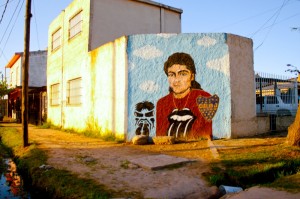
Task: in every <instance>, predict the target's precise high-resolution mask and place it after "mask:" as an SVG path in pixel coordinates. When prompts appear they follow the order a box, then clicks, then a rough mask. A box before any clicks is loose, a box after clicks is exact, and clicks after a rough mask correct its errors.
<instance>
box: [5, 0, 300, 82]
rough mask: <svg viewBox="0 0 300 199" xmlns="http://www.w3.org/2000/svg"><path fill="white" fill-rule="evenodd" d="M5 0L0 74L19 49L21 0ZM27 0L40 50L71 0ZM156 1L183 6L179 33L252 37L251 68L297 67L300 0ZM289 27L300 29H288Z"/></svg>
mask: <svg viewBox="0 0 300 199" xmlns="http://www.w3.org/2000/svg"><path fill="white" fill-rule="evenodd" d="M6 1H7V0H1V1H0V20H1V23H0V71H2V72H3V73H4V66H5V65H6V64H7V63H8V61H9V60H10V59H11V58H12V56H13V55H14V53H15V52H22V51H24V45H23V40H24V21H25V18H24V15H25V14H24V13H25V0H9V3H8V5H7V7H6V9H5V5H6ZM32 1H33V4H32V14H33V17H32V19H31V43H30V50H31V51H35V50H44V49H46V48H47V38H48V26H49V24H50V23H51V21H52V20H53V19H54V18H55V17H56V16H57V15H58V14H59V13H60V12H61V11H62V10H63V9H64V8H65V7H66V6H67V5H68V4H69V3H71V2H72V0H32ZM156 2H159V3H163V4H166V5H169V6H172V7H175V8H180V9H182V10H183V14H182V32H183V33H217V32H219V33H231V34H236V35H240V36H243V37H247V38H251V39H252V40H253V44H254V46H253V51H254V70H255V71H259V72H264V73H270V74H277V75H283V76H295V75H294V74H292V73H289V72H285V70H287V69H288V67H287V66H286V65H287V64H292V65H294V66H297V68H298V69H300V0H156ZM22 3H23V4H22ZM21 5H22V8H21ZM4 10H5V12H4ZM3 12H4V14H3ZM2 15H3V17H2ZM293 27H296V28H298V27H299V29H298V30H292V28H293Z"/></svg>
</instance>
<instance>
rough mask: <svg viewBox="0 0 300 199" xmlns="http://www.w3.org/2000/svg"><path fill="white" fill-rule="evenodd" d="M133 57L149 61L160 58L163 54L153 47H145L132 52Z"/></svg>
mask: <svg viewBox="0 0 300 199" xmlns="http://www.w3.org/2000/svg"><path fill="white" fill-rule="evenodd" d="M133 55H135V56H137V57H141V58H143V59H147V60H149V59H153V58H156V57H161V56H162V55H163V52H162V51H161V50H159V49H157V48H156V47H155V46H150V45H146V46H144V47H142V48H139V49H136V50H134V51H133Z"/></svg>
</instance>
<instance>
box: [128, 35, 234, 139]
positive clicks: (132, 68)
mask: <svg viewBox="0 0 300 199" xmlns="http://www.w3.org/2000/svg"><path fill="white" fill-rule="evenodd" d="M175 52H184V53H187V54H190V55H191V56H192V58H193V59H194V62H195V65H196V77H195V79H196V80H197V81H198V82H199V83H200V84H201V87H202V88H203V89H204V90H205V91H207V92H209V93H210V94H211V95H214V94H216V95H218V96H219V99H220V102H219V108H218V111H217V113H216V115H215V117H214V118H213V138H224V137H228V136H229V134H230V130H231V129H230V124H231V120H230V115H231V106H230V102H231V97H230V76H229V75H230V73H229V53H228V46H227V44H226V33H208V34H204V33H196V34H147V35H131V36H128V46H127V56H128V134H127V140H131V139H132V138H133V137H134V136H135V135H136V131H137V129H138V124H139V123H140V122H142V121H143V122H144V121H147V123H148V129H149V135H150V136H155V124H156V121H155V106H156V103H157V101H158V99H160V98H161V97H163V96H165V95H167V94H168V93H169V91H168V89H169V84H168V80H167V76H166V74H165V72H164V70H163V67H164V62H165V61H166V60H167V59H168V57H169V56H170V55H171V54H173V53H175ZM137 105H138V106H137ZM152 105H153V106H152ZM141 111H142V113H141ZM135 112H136V113H137V112H139V113H140V115H137V114H136V113H135ZM151 113H153V114H151Z"/></svg>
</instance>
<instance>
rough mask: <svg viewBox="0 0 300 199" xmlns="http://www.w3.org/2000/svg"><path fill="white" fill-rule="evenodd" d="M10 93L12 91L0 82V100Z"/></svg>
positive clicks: (4, 83) (3, 82)
mask: <svg viewBox="0 0 300 199" xmlns="http://www.w3.org/2000/svg"><path fill="white" fill-rule="evenodd" d="M10 91H12V89H10V88H8V85H7V83H6V82H5V81H2V82H0V99H2V98H3V97H4V96H5V95H7V94H9V93H10Z"/></svg>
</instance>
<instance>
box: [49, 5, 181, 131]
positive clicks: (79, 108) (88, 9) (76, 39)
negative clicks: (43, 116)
mask: <svg viewBox="0 0 300 199" xmlns="http://www.w3.org/2000/svg"><path fill="white" fill-rule="evenodd" d="M181 13H182V10H181V9H177V8H172V7H170V6H166V5H163V4H160V3H156V2H153V1H150V0H114V1H112V0H74V1H73V2H72V3H71V4H70V5H69V6H68V7H67V8H66V9H65V10H63V11H62V12H61V13H60V14H59V15H58V16H57V17H56V18H55V19H54V20H53V21H52V23H51V24H50V26H49V31H48V60H47V93H48V115H47V121H48V122H51V123H52V124H54V125H56V126H61V127H63V128H72V129H76V130H84V129H86V128H97V126H99V128H100V127H101V128H102V131H106V130H109V131H110V130H112V131H114V130H115V129H112V128H111V127H110V126H111V125H110V124H108V123H107V121H106V120H105V119H103V120H101V117H98V116H97V117H96V116H94V115H93V113H92V112H93V110H90V105H91V101H90V100H92V101H94V98H95V99H100V98H102V97H104V98H106V99H107V100H110V99H111V98H112V97H113V98H118V99H120V100H122V99H124V97H125V95H126V91H125V90H123V89H121V90H116V89H118V86H122V85H120V84H123V83H124V81H122V80H123V79H124V78H126V77H125V75H126V73H124V70H126V68H125V65H124V63H115V64H120V67H121V70H120V71H118V72H117V71H111V72H109V73H106V71H107V70H114V69H113V68H103V70H102V71H98V70H99V69H101V68H102V67H104V63H105V62H103V63H99V65H94V64H93V66H92V67H96V68H94V69H91V68H90V67H91V66H90V64H89V63H87V60H89V59H90V56H91V61H92V62H93V61H96V59H97V56H98V55H97V54H95V53H97V52H94V51H93V50H94V49H96V48H98V47H99V46H101V45H108V46H110V45H111V44H113V45H116V46H115V47H117V45H124V44H125V43H123V42H121V43H119V44H118V43H115V42H113V43H110V44H107V43H109V42H110V41H114V40H115V39H116V38H119V37H121V36H123V35H130V34H141V33H143V34H150V33H180V32H181ZM114 49H115V51H113V56H117V55H118V54H119V53H120V52H118V51H117V49H118V48H112V50H114ZM103 53H104V54H103V55H102V56H103V57H106V59H107V60H106V61H108V60H111V61H114V59H111V57H110V56H111V55H110V53H111V52H103ZM122 53H123V52H122ZM106 55H107V56H106ZM123 56H125V55H123ZM93 58H95V60H93ZM123 60H125V59H123ZM109 67H111V66H109ZM96 70H97V72H100V74H101V73H102V75H101V77H99V76H97V78H100V79H102V80H105V79H107V78H115V80H116V82H115V83H114V85H113V86H112V87H110V83H109V82H107V86H103V87H102V86H101V88H100V90H94V89H92V88H93V87H95V85H91V84H88V82H95V83H96V82H98V81H99V80H100V79H95V78H96V76H95V75H94V74H93V73H94V72H95V71H96ZM91 72H92V73H91ZM115 72H116V73H119V75H118V76H112V74H113V73H115ZM112 92H114V93H115V94H113V95H111V93H112ZM91 98H93V99H91ZM107 108H108V107H107ZM90 111H92V112H90ZM120 111H121V109H120ZM122 111H123V109H122ZM99 114H101V115H108V114H110V113H109V112H105V111H104V110H103V112H101V113H99ZM124 119H125V118H123V120H124ZM102 122H104V123H107V124H106V125H102ZM114 122H121V123H124V121H114ZM124 130H125V129H124V128H122V129H121V130H120V129H118V131H124ZM123 133H124V132H123Z"/></svg>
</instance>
